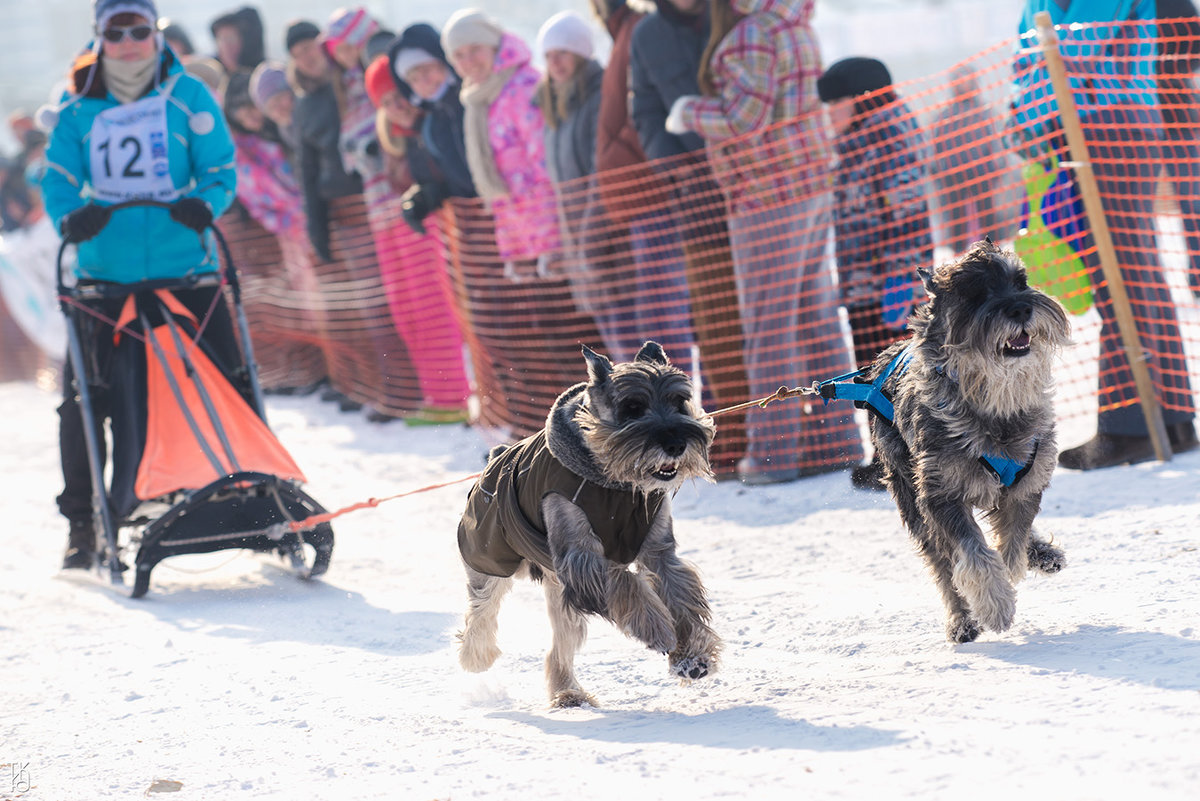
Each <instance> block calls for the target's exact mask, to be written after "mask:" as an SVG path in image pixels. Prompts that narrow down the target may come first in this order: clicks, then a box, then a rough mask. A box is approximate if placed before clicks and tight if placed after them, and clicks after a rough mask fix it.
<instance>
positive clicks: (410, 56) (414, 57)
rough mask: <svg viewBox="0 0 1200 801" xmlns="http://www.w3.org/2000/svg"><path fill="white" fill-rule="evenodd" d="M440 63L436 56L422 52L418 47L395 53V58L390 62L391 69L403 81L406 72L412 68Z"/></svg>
mask: <svg viewBox="0 0 1200 801" xmlns="http://www.w3.org/2000/svg"><path fill="white" fill-rule="evenodd" d="M440 63H441V62H440V61H439V60H438V58H437V56H435V55H434V54H433V53H430V52H429V51H428V50H422V49H421V48H419V47H405V48H402V49H401V50H400V51H399V52H397V53H396V57H395V59H394V60H393V61H392V69H393V70H395V73H396V75H399V76H400V78H401V80H403V79H404V76H405V75H407V74H408V71H409V70H411V69H413V68H414V67H419V66H421V65H422V64H440Z"/></svg>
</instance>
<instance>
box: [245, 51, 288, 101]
mask: <svg viewBox="0 0 1200 801" xmlns="http://www.w3.org/2000/svg"><path fill="white" fill-rule="evenodd" d="M291 91H292V87H291V85H290V84H289V83H288V79H287V72H285V71H284V67H283V65H282V64H280V63H278V62H275V61H264V62H263V63H261V64H259V65H258V66H257V67H255V68H254V72H252V73H251V74H250V99H251V100H253V101H254V105H255V106H257V107H258V110H259V111H263V110H265V109H266V107H267V101H268V100H270V99H271V98H272V97H274V96H275V95H277V94H279V93H281V92H291Z"/></svg>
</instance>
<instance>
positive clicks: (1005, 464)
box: [817, 346, 1038, 487]
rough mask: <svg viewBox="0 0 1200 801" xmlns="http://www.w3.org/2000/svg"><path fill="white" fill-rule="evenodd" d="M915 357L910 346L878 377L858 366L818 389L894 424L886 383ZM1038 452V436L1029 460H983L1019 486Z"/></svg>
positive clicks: (1004, 481) (990, 469)
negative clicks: (868, 373)
mask: <svg viewBox="0 0 1200 801" xmlns="http://www.w3.org/2000/svg"><path fill="white" fill-rule="evenodd" d="M912 357H913V349H912V346H909V347H907V348H905V349H904V350H902V351H900V352H899V353H898V354H896V356H895V358H893V359H892V360H891V361H890V362H888V364H887V366H886V367H884V368H883V370H882V371H881V372H880V373H879V375H877V376H876V377H875V380H874V381H867V380H866V378H865V374H866V370H855V371H854V372H852V373H846V374H845V375H839V376H837V377H836V378H830V379H828V380H826V381H821V382H820V383H818V384H817V389H818V390H820V394H821V398H823V399H824V401H825V403H826V404H828V403H829V401H830V400H832V399H834V398H837V399H839V400H849V401H854V405H855V406H857V407H858V408H860V409H867V410H868V411H872V412H874V413H875V414H876V415H877V416H878V417H879V418H880V419H881V420H883V421H884V422H886V423H887V424H888V425H891V426H894V425H895V424H896V423H895V416H896V410H895V407H894V406H893V405H892V399H891V397H890V396H889V395H888V394H887V393H885V392H884V390H883V385H884V384H886V383H887V381H888V379H889V378H891V377H892V376H893V375H902V374H903V373H904V371H905V370H907V369H908V363H909V362H910V361H911V360H912ZM1037 453H1038V442H1037V440H1034V442H1033V453H1031V454H1029V460H1028V461H1026V462H1024V463H1022V462H1018V461H1017V460H1015V459H1008V458H1006V457H1003V456H993V455H992V454H990V453H985V454H984V455H983V456H980V457H979V463H980V464H981V465H983V467H984V468H985V469H986V470H987V471H988V472H989V473H991V474H992V475H994V476H995V477H996V478H998V479H999V480H1000V483H1001V484H1002V485H1003V486H1005V487H1015V486H1016V485H1017V484H1018V483H1019V482H1020V481H1021V479H1023V478H1024V477H1025V476H1026V474H1027V473H1029V471H1030V470H1031V469H1032V468H1033V460H1034V459H1035V458H1037Z"/></svg>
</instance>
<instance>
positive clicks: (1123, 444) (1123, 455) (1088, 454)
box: [1058, 431, 1154, 470]
mask: <svg viewBox="0 0 1200 801" xmlns="http://www.w3.org/2000/svg"><path fill="white" fill-rule="evenodd" d="M1153 458H1154V445H1153V444H1152V443H1151V442H1150V438H1149V437H1131V436H1126V435H1124V434H1106V433H1104V432H1103V431H1101V432H1100V433H1098V434H1096V436H1094V437H1092V438H1091V439H1090V440H1088V441H1087V442H1085V443H1083V444H1082V445H1079V446H1078V447H1075V448H1068V449H1067V450H1065V451H1062V452H1061V453H1059V454H1058V464H1059V466H1060V467H1066V468H1068V469H1071V470H1097V469H1099V468H1101V467H1115V466H1116V465H1119V464H1137V463H1138V462H1148V461H1150V460H1151V459H1153Z"/></svg>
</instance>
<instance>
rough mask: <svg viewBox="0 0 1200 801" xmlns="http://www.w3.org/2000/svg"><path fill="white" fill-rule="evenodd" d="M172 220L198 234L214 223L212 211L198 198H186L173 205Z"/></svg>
mask: <svg viewBox="0 0 1200 801" xmlns="http://www.w3.org/2000/svg"><path fill="white" fill-rule="evenodd" d="M171 219H172V220H174V221H175V222H177V223H179V224H180V225H186V226H187V227H188V228H191V229H192V230H193V231H195V232H196V233H198V234H202V233H204V229H205V228H208V226H210V225H212V223H213V213H212V209H210V208H209V207H208V204H207V203H205V202H204V201H203V200H201V199H200V198H198V197H185V198H183V199H182V200H177V201H175V202H174V203H173V204H172V205H171Z"/></svg>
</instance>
